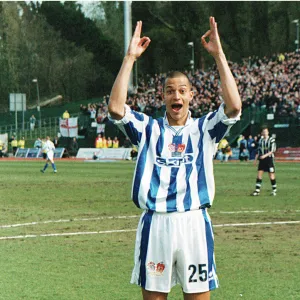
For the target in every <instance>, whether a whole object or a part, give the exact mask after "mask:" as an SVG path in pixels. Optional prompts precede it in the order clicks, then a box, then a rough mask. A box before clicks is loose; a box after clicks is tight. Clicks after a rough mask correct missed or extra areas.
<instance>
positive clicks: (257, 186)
mask: <svg viewBox="0 0 300 300" xmlns="http://www.w3.org/2000/svg"><path fill="white" fill-rule="evenodd" d="M263 174H264V171H263V170H258V172H257V177H256V184H255V191H254V192H253V193H252V194H251V195H252V196H259V194H260V188H261V184H262V177H263Z"/></svg>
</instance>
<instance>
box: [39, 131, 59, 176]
mask: <svg viewBox="0 0 300 300" xmlns="http://www.w3.org/2000/svg"><path fill="white" fill-rule="evenodd" d="M54 150H55V146H54V144H53V142H52V141H51V140H50V137H49V136H47V137H46V141H45V142H44V143H43V144H42V151H43V153H46V155H47V158H46V159H47V160H46V164H45V166H44V168H43V169H42V170H41V172H42V173H45V171H46V169H47V168H48V164H49V161H50V162H51V165H52V169H53V172H54V173H57V169H56V166H55V163H54V159H53V157H54Z"/></svg>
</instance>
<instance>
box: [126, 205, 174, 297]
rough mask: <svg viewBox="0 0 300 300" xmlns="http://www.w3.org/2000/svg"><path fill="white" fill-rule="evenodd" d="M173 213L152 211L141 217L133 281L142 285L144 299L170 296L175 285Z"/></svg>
mask: <svg viewBox="0 0 300 300" xmlns="http://www.w3.org/2000/svg"><path fill="white" fill-rule="evenodd" d="M169 215H170V214H158V213H154V212H151V211H148V212H144V213H143V214H142V216H141V218H140V221H139V225H138V229H137V234H136V242H135V254H134V256H135V265H134V269H133V272H132V276H131V283H134V284H137V285H139V286H140V287H141V288H142V294H143V297H144V299H151V300H152V299H162V300H163V299H167V295H168V293H169V292H170V290H171V287H172V286H173V285H175V281H174V279H173V278H174V276H173V274H172V272H174V268H173V264H174V262H173V251H174V250H173V236H172V233H173V230H172V228H171V225H172V224H171V222H170V218H172V217H171V216H169ZM170 224H171V225H170Z"/></svg>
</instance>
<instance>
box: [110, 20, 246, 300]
mask: <svg viewBox="0 0 300 300" xmlns="http://www.w3.org/2000/svg"><path fill="white" fill-rule="evenodd" d="M209 23H210V30H208V31H207V32H206V33H205V34H204V35H203V36H202V38H201V42H202V44H203V46H204V48H205V49H206V50H207V51H208V52H209V53H210V54H211V55H212V56H213V57H214V59H215V62H216V64H217V68H218V71H219V74H220V79H221V87H222V92H223V97H224V102H225V103H223V104H221V106H220V107H219V109H218V110H217V111H215V112H211V113H209V114H208V115H206V116H204V117H202V118H201V119H194V118H192V117H191V114H190V112H189V103H190V101H191V100H192V98H193V91H192V88H191V84H190V82H189V79H188V78H187V76H186V75H185V74H183V73H180V72H172V73H171V74H169V75H168V76H167V78H166V80H165V83H164V91H163V98H164V102H165V104H166V115H165V117H164V118H160V119H157V120H154V119H152V118H151V117H149V116H147V115H145V114H143V113H138V112H136V111H133V110H131V109H130V108H129V106H127V105H125V102H126V98H127V88H128V83H129V78H130V73H131V71H132V68H133V64H134V62H135V60H136V59H137V58H138V57H139V56H140V55H141V54H142V53H143V52H144V51H145V50H146V49H147V47H148V46H149V44H150V38H149V37H142V38H141V37H140V35H141V29H142V22H141V21H139V22H137V25H136V28H135V32H134V35H133V37H132V39H131V41H130V45H129V48H128V51H127V54H126V55H125V57H124V60H123V63H122V66H121V69H120V71H119V74H118V76H117V78H116V80H115V83H114V85H113V88H112V91H111V95H110V100H109V103H108V109H109V113H110V119H111V120H112V121H113V122H114V123H115V124H116V125H118V126H119V128H120V129H121V130H122V131H123V132H124V133H125V134H126V135H127V136H128V137H129V139H130V141H131V143H132V144H133V145H135V146H138V157H137V165H136V170H135V174H134V179H133V187H132V198H133V201H134V203H135V204H136V206H137V207H139V208H141V209H143V210H144V212H143V213H142V216H141V219H140V222H139V225H138V230H137V236H136V247H135V267H134V270H133V273H132V278H131V283H136V284H138V285H139V286H141V287H142V293H143V298H144V299H147V300H152V299H156V300H162V299H167V295H168V293H169V292H170V290H171V288H172V286H174V285H175V284H177V283H180V284H181V286H182V289H183V293H184V299H185V300H191V299H194V300H207V299H209V298H210V292H209V291H210V290H213V289H215V288H216V287H218V279H217V275H216V269H215V262H214V245H213V244H214V242H213V232H212V225H211V221H210V217H209V215H208V212H207V208H208V207H210V206H211V204H212V201H213V198H214V177H213V156H214V153H215V144H216V143H218V142H219V141H220V140H221V139H222V137H223V136H224V135H225V134H226V133H227V132H228V130H229V128H230V127H231V126H232V125H233V124H235V123H236V121H237V120H238V119H239V115H240V110H241V100H240V97H239V94H238V90H237V86H236V83H235V80H234V78H233V76H232V73H231V71H230V69H229V66H228V63H227V60H226V57H225V55H224V53H223V50H222V47H221V43H220V39H219V35H218V30H217V23H216V22H215V19H214V18H213V17H210V20H209ZM206 38H207V39H209V42H207V41H206ZM174 46H176V45H174Z"/></svg>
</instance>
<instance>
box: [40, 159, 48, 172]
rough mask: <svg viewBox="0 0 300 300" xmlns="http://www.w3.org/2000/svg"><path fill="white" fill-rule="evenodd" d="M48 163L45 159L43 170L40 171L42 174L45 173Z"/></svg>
mask: <svg viewBox="0 0 300 300" xmlns="http://www.w3.org/2000/svg"><path fill="white" fill-rule="evenodd" d="M48 162H49V159H48V158H47V159H46V163H45V165H44V168H43V169H42V170H41V172H42V173H45V171H46V170H47V168H48V165H49V163H48Z"/></svg>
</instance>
